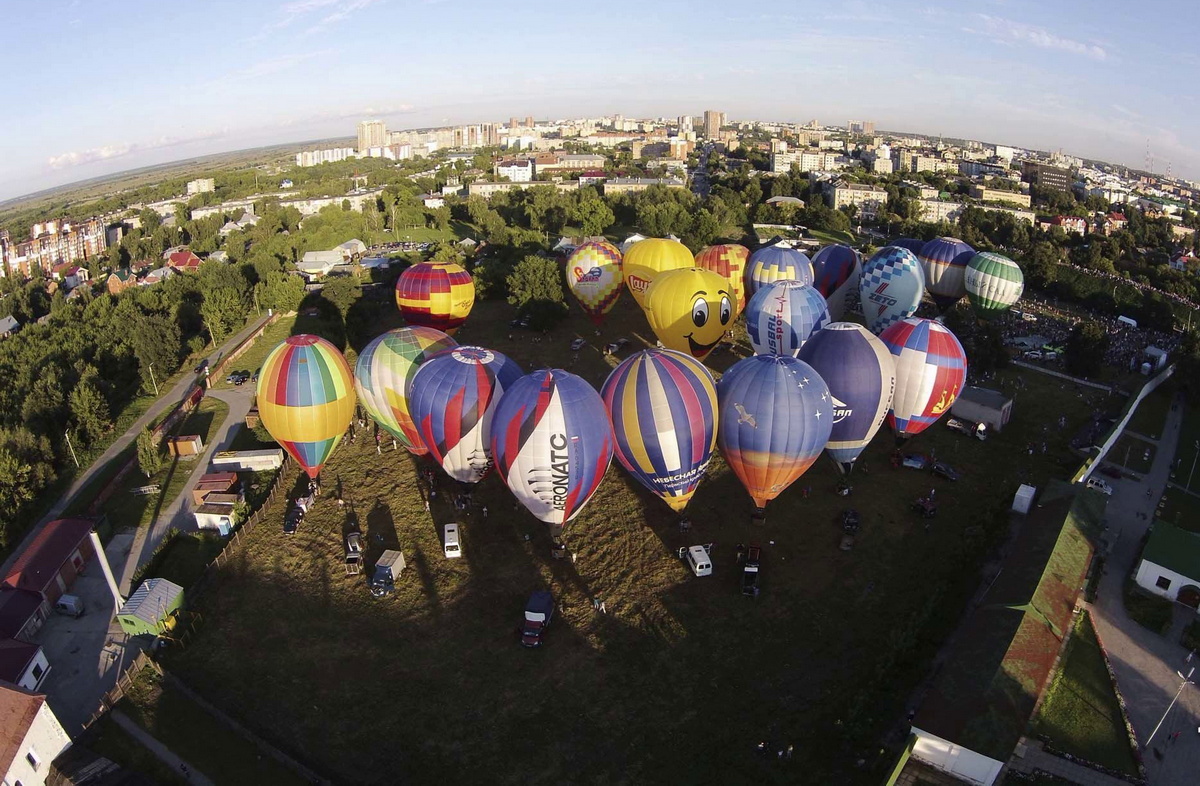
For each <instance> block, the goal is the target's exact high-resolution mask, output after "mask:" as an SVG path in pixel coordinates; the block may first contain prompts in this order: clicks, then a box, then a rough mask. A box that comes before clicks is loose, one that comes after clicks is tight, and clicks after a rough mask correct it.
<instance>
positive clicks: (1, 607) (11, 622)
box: [0, 587, 50, 639]
mask: <svg viewBox="0 0 1200 786" xmlns="http://www.w3.org/2000/svg"><path fill="white" fill-rule="evenodd" d="M49 613H50V612H49V610H48V609H47V608H46V607H44V606H43V605H42V596H41V594H39V593H37V592H30V591H29V590H19V589H13V588H11V587H0V639H15V638H18V637H20V638H24V639H28V638H31V637H32V636H33V634H35V633H37V631H38V629H39V628H40V627H42V623H43V622H45V621H46V615H47V614H49Z"/></svg>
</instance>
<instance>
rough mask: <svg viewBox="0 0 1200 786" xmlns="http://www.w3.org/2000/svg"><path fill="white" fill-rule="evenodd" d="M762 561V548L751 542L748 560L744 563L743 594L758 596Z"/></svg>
mask: <svg viewBox="0 0 1200 786" xmlns="http://www.w3.org/2000/svg"><path fill="white" fill-rule="evenodd" d="M761 563H762V548H760V547H759V546H757V545H755V544H753V543H752V544H750V548H749V549H747V550H746V561H745V562H744V563H742V594H743V595H746V596H747V597H751V598H757V597H758V589H759V588H758V572H759V567H760V565H761Z"/></svg>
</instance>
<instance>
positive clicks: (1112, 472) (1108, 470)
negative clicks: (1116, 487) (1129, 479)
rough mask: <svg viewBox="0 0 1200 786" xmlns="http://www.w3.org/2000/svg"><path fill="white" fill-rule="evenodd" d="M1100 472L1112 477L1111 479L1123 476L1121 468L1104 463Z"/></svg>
mask: <svg viewBox="0 0 1200 786" xmlns="http://www.w3.org/2000/svg"><path fill="white" fill-rule="evenodd" d="M1100 474H1101V475H1107V476H1108V477H1110V478H1112V479H1113V480H1120V479H1121V478H1123V477H1125V476H1124V475H1122V474H1121V470H1119V469H1117V468H1116V467H1113V466H1109V465H1105V466H1103V467H1101V468H1100Z"/></svg>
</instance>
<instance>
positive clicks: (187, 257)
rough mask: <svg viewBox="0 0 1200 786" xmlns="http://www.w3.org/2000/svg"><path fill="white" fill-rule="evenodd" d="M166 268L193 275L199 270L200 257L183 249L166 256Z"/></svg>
mask: <svg viewBox="0 0 1200 786" xmlns="http://www.w3.org/2000/svg"><path fill="white" fill-rule="evenodd" d="M167 266H168V267H173V268H175V269H176V270H178V271H179V272H180V273H195V272H196V271H197V270H199V269H200V257H198V256H196V255H195V254H193V253H192V252H191V251H188V250H187V249H186V248H185V249H184V250H182V251H176V252H175V253H174V254H171V255H170V256H168V257H167Z"/></svg>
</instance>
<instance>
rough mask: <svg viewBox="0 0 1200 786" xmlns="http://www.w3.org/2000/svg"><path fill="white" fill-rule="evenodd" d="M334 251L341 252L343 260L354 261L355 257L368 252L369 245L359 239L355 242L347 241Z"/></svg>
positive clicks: (355, 239) (354, 240)
mask: <svg viewBox="0 0 1200 786" xmlns="http://www.w3.org/2000/svg"><path fill="white" fill-rule="evenodd" d="M333 250H334V251H341V252H342V259H344V260H346V259H352V258H354V257H355V256H358V255H360V254H362V253H364V252H365V251H366V250H367V244H366V243H364V242H362V241H361V240H359V239H358V238H354V239H353V240H347V241H346V242H345V243H339V244H338V247H337V248H335V249H333Z"/></svg>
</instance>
